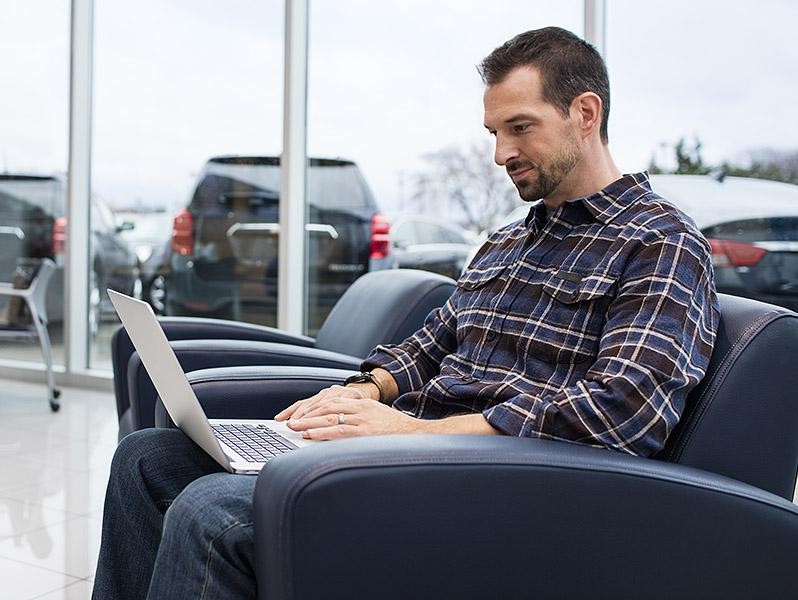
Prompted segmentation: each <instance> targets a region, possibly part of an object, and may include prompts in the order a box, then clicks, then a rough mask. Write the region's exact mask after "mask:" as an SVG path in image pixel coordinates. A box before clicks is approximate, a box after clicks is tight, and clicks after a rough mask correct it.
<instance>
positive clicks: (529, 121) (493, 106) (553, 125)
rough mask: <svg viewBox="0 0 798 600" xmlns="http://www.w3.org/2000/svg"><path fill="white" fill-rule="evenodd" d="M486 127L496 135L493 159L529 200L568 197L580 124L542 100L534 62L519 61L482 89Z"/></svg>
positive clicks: (577, 156) (577, 154)
mask: <svg viewBox="0 0 798 600" xmlns="http://www.w3.org/2000/svg"><path fill="white" fill-rule="evenodd" d="M484 104H485V127H486V128H487V130H488V131H489V132H490V133H492V134H493V135H494V136H495V137H496V153H495V156H494V160H495V161H496V164H498V165H499V166H503V167H505V169H507V174H508V175H509V176H510V179H512V180H513V183H514V184H515V187H516V188H518V193H519V195H520V196H521V198H523V199H524V200H526V201H527V202H531V201H533V200H538V199H540V198H550V197H554V198H556V199H560V198H559V196H560V195H562V196H563V198H562V199H565V198H567V197H568V195H567V194H568V189H567V188H568V187H569V185H568V175H569V174H570V173H571V172H572V170H573V169H574V167H575V166H576V165H577V164H578V163H579V161H580V159H581V157H582V151H581V148H580V146H579V137H578V130H577V127H576V124H575V122H574V120H573V118H572V117H571V116H569V117H568V118H564V117H563V115H562V113H561V112H560V111H559V110H557V108H556V107H555V106H554V105H552V104H549V103H548V102H546V101H544V100H543V97H542V88H541V79H540V74H539V73H538V70H537V69H536V68H534V67H519V68H517V69H514V70H513V71H511V72H510V73H509V74H508V75H507V77H505V78H504V80H503V81H501V82H500V83H497V84H495V85H492V86H488V88H487V89H486V90H485V95H484Z"/></svg>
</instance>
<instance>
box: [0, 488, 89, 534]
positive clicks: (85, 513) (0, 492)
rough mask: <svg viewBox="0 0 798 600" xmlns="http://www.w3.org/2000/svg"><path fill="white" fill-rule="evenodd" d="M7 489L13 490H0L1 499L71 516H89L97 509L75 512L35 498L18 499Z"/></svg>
mask: <svg viewBox="0 0 798 600" xmlns="http://www.w3.org/2000/svg"><path fill="white" fill-rule="evenodd" d="M21 489H24V487H23V488H21ZM9 491H11V492H13V491H14V490H0V498H1V499H3V500H13V501H15V502H28V503H30V504H33V505H35V506H39V507H41V508H46V509H47V510H53V511H55V510H58V511H61V512H64V513H66V514H67V515H69V516H72V517H88V516H91V514H92V513H94V512H96V511H97V510H99V509H98V508H97V507H96V506H95V507H87V508H86V510H85V511H83V510H82V509H81V512H77V511H75V510H68V509H66V508H59V507H57V506H52V505H47V504H45V503H43V502H39V501H36V500H28V499H26V500H20V499H19V498H14V497H13V496H9V495H7V494H6V492H9ZM104 503H105V499H104V498H103V504H104ZM100 508H101V507H100ZM70 520H71V519H67V521H70ZM64 522H65V521H60V523H64ZM38 529H40V528H37V529H31V530H30V531H37V530H38ZM23 533H28V532H23Z"/></svg>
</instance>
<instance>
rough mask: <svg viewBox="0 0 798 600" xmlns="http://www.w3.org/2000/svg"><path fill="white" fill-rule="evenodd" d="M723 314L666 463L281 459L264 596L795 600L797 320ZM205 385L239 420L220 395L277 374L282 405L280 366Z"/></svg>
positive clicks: (197, 377)
mask: <svg viewBox="0 0 798 600" xmlns="http://www.w3.org/2000/svg"><path fill="white" fill-rule="evenodd" d="M720 303H721V323H720V331H719V334H718V339H717V343H716V346H715V350H714V353H713V356H712V360H711V363H710V366H709V370H708V372H707V376H706V377H705V379H704V381H703V382H702V383H701V384H700V386H699V387H698V388H696V389H695V390H693V392H692V393H691V395H690V397H689V400H688V405H687V409H686V411H685V413H684V415H683V418H682V420H681V421H680V424H679V426H678V427H677V429H676V430H675V431H674V432H673V433H672V434H671V436H670V438H669V440H668V443H667V445H666V447H665V448H664V450H663V451H662V452H661V453H660V455H659V456H656V457H654V459H647V458H639V457H632V456H626V455H621V454H618V453H614V452H610V451H607V450H599V449H594V448H588V447H583V446H579V445H575V444H567V443H560V442H551V441H543V440H534V439H517V438H509V437H505V436H387V437H375V438H361V439H352V440H344V441H340V442H330V443H326V444H318V445H314V446H312V447H309V448H306V449H302V450H299V451H296V452H291V453H288V454H285V455H282V456H280V457H278V458H276V459H274V460H273V461H272V462H270V463H269V464H268V465H267V466H266V467H265V468H264V469H263V471H262V473H261V474H260V475H259V479H258V484H257V488H256V492H255V512H256V517H255V528H256V535H257V551H256V555H257V556H256V558H257V576H258V592H259V595H260V597H261V598H264V599H265V598H269V599H271V598H281V599H296V600H299V599H306V598H307V599H310V598H320V597H324V598H380V599H381V600H390V599H393V598H396V599H399V598H458V599H459V598H583V597H591V598H638V597H645V598H655V599H657V598H663V599H664V598H669V599H670V598H702V599H703V598H724V599H729V598H787V597H793V596H794V595H795V585H796V584H795V576H794V572H795V565H796V564H798V507H796V506H795V505H794V504H793V503H792V502H791V501H790V500H791V499H792V497H793V490H794V487H795V480H796V470H797V469H798V393H797V390H798V315H796V314H795V313H793V312H791V311H788V310H786V309H782V308H778V307H775V306H771V305H767V304H762V303H759V302H756V301H753V300H747V299H743V298H736V297H731V296H723V295H722V296H721V298H720ZM305 373H306V374H308V375H311V374H312V375H313V376H314V377H321V378H322V379H323V378H324V377H325V370H324V369H306V370H305ZM228 375H229V373H228ZM284 375H286V373H284ZM328 375H329V377H330V379H335V378H337V377H338V376H339V374H338V373H335V372H328ZM191 377H192V379H194V381H195V383H194V384H193V385H194V387H195V389H196V390H197V391H198V395H200V399H201V401H202V402H203V403H204V404H205V405H206V406H209V407H210V406H213V412H215V414H214V416H225V410H224V407H225V399H224V397H223V396H222V394H226V395H227V397H228V398H231V397H232V398H240V399H243V398H246V397H248V396H249V397H251V396H252V394H251V393H252V391H253V390H260V389H262V388H261V386H262V385H263V382H264V381H267V382H268V384H269V385H270V386H272V387H271V394H270V395H271V396H272V397H274V395H275V394H277V392H278V391H279V378H280V369H279V368H270V369H256V368H252V369H250V371H249V372H248V373H246V374H245V375H244V374H242V377H241V378H240V379H235V380H232V381H231V380H230V379H228V380H227V381H225V379H224V378H225V370H224V369H218V370H215V371H204V372H200V373H193V374H192V375H191ZM291 377H293V378H294V379H295V378H297V377H299V372H298V371H297V370H294V371H293V372H292V373H291ZM290 385H291V384H290V383H288V380H286V382H284V383H283V388H284V389H288V388H289V387H290ZM233 404H235V402H234V403H233ZM228 408H229V411H228V412H227V413H226V416H230V417H232V416H241V415H238V414H236V412H235V410H236V409H235V408H230V407H229V406H228ZM278 409H279V406H269V407H268V408H266V409H265V411H264V413H262V414H261V415H259V416H261V417H264V418H265V417H268V416H271V414H273V412H275V411H276V410H278ZM254 412H255V411H254V409H252V410H251V411H250V414H249V415H248V416H254V415H253V414H252V413H254Z"/></svg>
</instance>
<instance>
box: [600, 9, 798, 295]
mask: <svg viewBox="0 0 798 600" xmlns="http://www.w3.org/2000/svg"><path fill="white" fill-rule="evenodd" d="M796 19H798V5H796V4H795V3H794V2H788V1H776V2H768V3H760V4H757V5H751V4H739V3H738V4H734V3H729V2H722V1H721V0H713V1H707V2H700V3H694V2H689V1H688V0H673V1H671V2H660V3H651V2H647V3H641V2H635V1H633V0H615V1H613V2H608V3H607V40H608V43H607V61H608V67H609V73H610V84H611V86H612V94H613V97H612V115H611V117H610V121H609V135H610V145H611V147H612V148H613V154H614V156H615V159H616V161H617V163H618V164H619V166H620V167H621V169H622V170H623V171H624V172H630V171H636V170H642V169H645V168H647V167H648V166H649V165H650V164H651V163H654V164H655V165H656V166H657V167H659V168H660V169H662V170H664V171H665V172H666V173H667V174H664V175H659V176H657V177H659V178H661V180H662V188H661V190H660V191H661V193H662V194H663V195H664V196H665V198H667V199H670V200H672V201H673V202H678V203H680V204H679V205H680V206H682V207H683V209H684V210H686V211H687V212H688V214H690V215H691V216H692V217H693V218H694V219H695V221H696V223H697V224H698V225H699V227H702V230H703V232H704V234H705V235H706V236H707V237H708V238H709V239H710V242H711V244H712V253H713V254H712V260H713V265H714V269H715V285H716V288H717V289H718V291H719V292H724V293H729V294H739V295H743V296H749V297H753V298H756V299H759V300H764V301H766V302H771V303H774V304H780V305H784V306H786V307H788V308H793V309H795V308H798V243H797V242H798V240H796V221H798V187H796V186H795V185H794V184H795V183H798V179H796V177H795V167H794V164H795V156H794V155H795V152H794V150H792V151H790V149H794V147H795V144H794V140H795V139H796V136H798V123H796V121H795V119H794V118H793V109H792V105H791V103H790V102H782V101H779V99H783V98H791V97H793V96H794V92H795V90H794V88H795V81H796V79H795V77H794V76H792V73H793V72H794V70H795V64H796V61H795V58H796V50H795V45H794V44H793V43H792V41H791V40H792V37H793V31H792V30H793V24H794V23H795V21H796ZM652 23H656V26H657V30H658V31H660V32H675V31H678V32H679V35H678V41H674V40H675V38H674V36H672V35H651V24H652ZM680 140H681V141H682V144H681V146H680V153H679V155H678V158H677V152H676V149H677V146H678V145H679V142H680ZM785 149H787V150H785ZM701 173H709V174H707V175H704V174H701ZM791 174H792V175H791ZM732 175H735V176H732ZM763 175H764V176H767V177H776V178H781V181H786V182H789V183H773V182H768V181H763V180H761V179H756V178H752V177H761V176H763ZM653 179H654V178H652V180H653ZM654 189H655V190H656V189H659V188H658V187H657V186H656V185H655V188H654Z"/></svg>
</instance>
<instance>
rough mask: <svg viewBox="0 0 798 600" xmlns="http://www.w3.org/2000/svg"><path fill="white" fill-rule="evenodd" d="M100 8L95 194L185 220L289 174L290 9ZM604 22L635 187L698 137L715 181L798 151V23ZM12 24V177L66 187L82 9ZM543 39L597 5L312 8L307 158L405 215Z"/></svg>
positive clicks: (696, 10)
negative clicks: (196, 187)
mask: <svg viewBox="0 0 798 600" xmlns="http://www.w3.org/2000/svg"><path fill="white" fill-rule="evenodd" d="M95 4H96V8H95V31H96V37H95V81H94V88H95V99H94V139H93V156H94V161H93V165H92V173H93V181H94V189H95V192H96V193H98V194H99V195H101V196H102V197H104V198H105V199H106V200H108V202H109V203H111V204H112V205H116V206H119V207H122V206H127V205H131V204H134V203H135V202H137V201H140V202H142V203H144V204H148V205H151V204H160V205H164V206H167V207H168V208H169V209H170V210H171V209H174V208H175V207H177V206H178V205H179V204H181V203H182V202H184V201H185V199H186V198H187V196H188V194H189V192H190V189H191V185H192V183H193V178H194V177H195V175H196V173H197V171H198V170H199V169H200V167H201V166H202V164H203V162H204V161H205V160H206V159H207V158H208V157H209V156H212V155H215V154H248V153H253V154H279V152H280V148H281V142H282V115H281V112H282V108H281V104H282V85H283V83H282V60H283V39H282V24H283V8H282V2H278V1H276V0H271V1H264V0H226V1H224V2H222V1H219V0H216V1H211V0H157V1H156V0H138V1H137V2H126V1H125V2H123V1H122V0H97V1H96V3H95ZM606 4H607V7H608V8H607V39H608V45H607V53H606V58H607V63H608V68H609V72H610V79H611V87H612V114H611V117H610V140H611V144H610V145H611V148H612V150H613V153H614V155H615V158H616V162H617V163H618V165H619V167H620V168H621V169H622V170H624V171H626V172H629V171H635V170H639V169H643V168H645V167H646V166H647V165H648V162H649V160H650V158H651V155H652V153H653V152H655V151H657V148H658V147H659V145H660V144H662V143H668V144H672V143H673V142H675V141H676V140H677V139H678V138H679V137H681V136H687V137H690V138H692V137H693V136H698V137H699V138H700V139H701V141H702V142H703V143H704V152H705V157H706V158H707V159H708V160H709V161H712V162H717V161H720V160H723V159H734V158H737V157H738V156H740V155H741V154H742V153H743V152H744V151H746V150H749V149H752V148H760V147H775V148H784V149H794V148H796V147H798V141H797V140H798V123H796V120H795V119H794V118H793V112H794V109H793V104H794V98H795V97H796V95H797V94H796V92H798V89H797V88H798V73H796V71H798V61H796V54H797V53H798V51H797V50H796V48H795V44H794V42H793V41H792V40H793V35H794V33H793V30H794V28H795V23H797V22H798V3H796V2H793V1H790V0H759V1H758V2H755V3H754V2H745V3H742V2H740V3H733V2H728V1H721V0H706V1H698V0H692V1H688V0H668V1H665V0H662V1H659V0H607V2H606ZM0 15H2V18H0V56H2V60H0V81H2V91H3V93H2V94H0V170H8V171H11V172H38V173H47V172H52V171H60V172H63V171H65V170H66V164H67V98H68V90H67V86H68V64H69V55H68V48H69V37H68V36H69V22H68V19H69V3H68V2H66V1H65V0H26V1H25V2H19V1H18V0H0ZM546 25H559V26H562V27H566V28H569V29H571V30H573V31H575V32H576V33H578V34H580V35H581V34H582V27H583V24H582V2H581V0H551V1H542V0H539V1H537V2H533V1H527V2H518V1H517V0H513V1H510V0H489V1H477V0H449V1H444V0H437V1H430V0H423V1H422V0H404V1H403V2H401V3H400V2H390V3H389V2H375V1H374V0H311V23H310V48H309V54H310V64H309V78H308V79H309V102H308V148H309V152H310V153H311V154H313V155H317V156H318V155H321V156H340V157H343V158H349V159H352V160H355V161H357V162H358V164H359V165H360V166H361V168H362V170H363V172H364V175H365V176H366V178H367V180H368V181H369V183H370V184H371V186H372V188H373V189H374V191H375V194H376V196H377V199H378V201H379V202H380V203H381V204H382V205H384V206H386V207H388V208H390V207H393V206H395V205H396V204H397V203H398V201H399V198H400V196H401V195H402V194H405V195H407V193H408V190H407V189H405V190H402V188H401V186H400V181H401V180H402V178H403V177H404V180H405V181H407V179H408V178H409V176H410V175H411V174H412V173H413V172H414V171H416V170H418V169H419V168H422V167H423V161H422V159H421V157H422V156H423V155H424V154H426V153H429V152H433V151H435V150H438V149H441V148H444V147H447V146H452V145H464V144H470V143H472V142H474V141H480V140H484V139H486V137H487V133H485V131H484V129H483V127H482V84H481V82H480V80H479V76H478V75H477V73H476V70H475V65H476V64H477V63H478V62H479V61H480V59H481V58H482V57H484V56H485V55H486V54H487V53H489V52H490V51H491V50H492V49H493V48H494V47H495V46H497V45H499V44H501V43H502V42H504V41H505V40H506V39H508V38H509V37H511V36H512V35H514V34H516V33H518V32H520V31H523V30H526V29H532V28H537V27H542V26H546ZM662 157H663V158H664V157H665V155H664V153H663V154H662Z"/></svg>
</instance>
